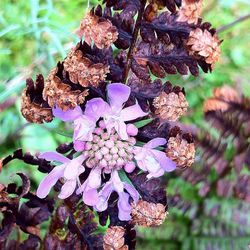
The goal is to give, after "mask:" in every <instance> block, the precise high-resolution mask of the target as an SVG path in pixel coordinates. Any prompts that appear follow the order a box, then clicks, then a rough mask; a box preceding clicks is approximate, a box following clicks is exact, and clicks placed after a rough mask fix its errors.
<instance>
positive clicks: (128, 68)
mask: <svg viewBox="0 0 250 250" xmlns="http://www.w3.org/2000/svg"><path fill="white" fill-rule="evenodd" d="M146 2H147V1H146V0H142V1H141V7H140V10H139V12H138V17H137V20H136V23H135V28H134V32H133V37H132V42H131V45H130V48H129V51H128V55H127V64H126V67H125V71H124V83H125V84H126V82H127V78H128V73H129V70H130V68H131V60H132V55H133V52H134V48H135V45H136V41H137V37H138V34H139V30H140V27H141V21H142V18H143V13H144V8H145V5H146Z"/></svg>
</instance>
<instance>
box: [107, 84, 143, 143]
mask: <svg viewBox="0 0 250 250" xmlns="http://www.w3.org/2000/svg"><path fill="white" fill-rule="evenodd" d="M130 92H131V90H130V87H128V86H126V85H124V84H121V83H113V84H109V85H108V87H107V94H108V100H109V107H110V108H109V109H108V110H107V112H106V113H105V114H104V116H103V118H104V121H105V124H106V127H107V130H108V132H110V131H111V129H112V128H115V130H116V131H117V133H118V134H119V136H120V137H121V139H122V140H127V139H128V131H127V129H130V130H133V131H136V128H135V127H134V125H132V124H130V127H128V128H127V126H126V124H125V122H127V121H132V120H135V119H137V118H139V117H143V116H145V115H147V113H145V112H143V110H142V109H141V107H140V106H139V105H138V103H136V104H134V105H132V106H130V107H127V108H124V109H123V105H124V103H125V102H126V101H127V100H128V98H129V96H130ZM134 135H135V134H134Z"/></svg>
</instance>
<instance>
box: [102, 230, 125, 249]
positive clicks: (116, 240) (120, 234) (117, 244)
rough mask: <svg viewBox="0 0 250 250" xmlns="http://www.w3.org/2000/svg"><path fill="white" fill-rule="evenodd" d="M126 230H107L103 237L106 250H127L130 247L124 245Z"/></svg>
mask: <svg viewBox="0 0 250 250" xmlns="http://www.w3.org/2000/svg"><path fill="white" fill-rule="evenodd" d="M124 234H125V229H124V228H123V227H119V226H113V227H110V228H108V229H107V232H106V234H105V235H104V237H103V249H104V250H127V249H128V246H127V245H124V243H125V239H124Z"/></svg>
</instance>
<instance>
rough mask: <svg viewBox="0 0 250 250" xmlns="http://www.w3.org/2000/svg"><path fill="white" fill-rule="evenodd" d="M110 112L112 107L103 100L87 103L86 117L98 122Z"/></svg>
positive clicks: (96, 99) (95, 99)
mask: <svg viewBox="0 0 250 250" xmlns="http://www.w3.org/2000/svg"><path fill="white" fill-rule="evenodd" d="M109 112H110V106H109V105H108V103H106V102H105V101H104V100H103V99H102V98H94V99H92V100H90V101H88V102H87V103H86V109H85V112H84V115H86V116H87V117H89V118H90V119H93V120H94V121H97V120H98V119H99V118H100V117H101V116H104V115H105V114H106V113H109Z"/></svg>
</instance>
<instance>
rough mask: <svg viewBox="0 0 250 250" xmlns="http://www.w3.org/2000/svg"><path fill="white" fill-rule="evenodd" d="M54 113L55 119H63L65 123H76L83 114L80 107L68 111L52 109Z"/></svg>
mask: <svg viewBox="0 0 250 250" xmlns="http://www.w3.org/2000/svg"><path fill="white" fill-rule="evenodd" d="M52 112H53V115H54V116H55V117H57V118H59V119H61V120H62V121H64V122H69V121H74V120H75V119H77V118H78V117H79V116H81V115H82V114H83V113H82V109H81V107H79V106H76V107H75V108H74V109H69V110H67V111H62V110H61V109H60V108H58V107H56V108H53V109H52Z"/></svg>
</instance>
